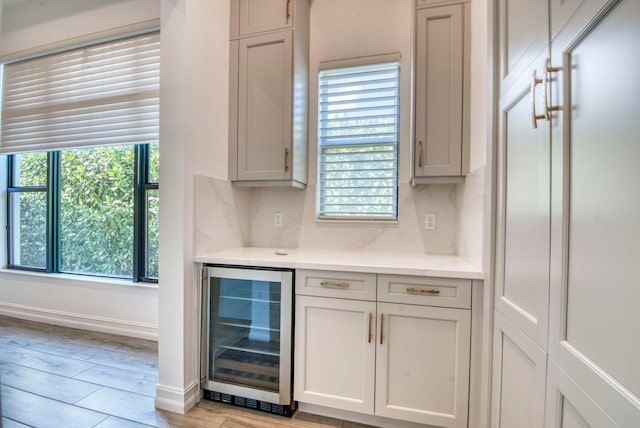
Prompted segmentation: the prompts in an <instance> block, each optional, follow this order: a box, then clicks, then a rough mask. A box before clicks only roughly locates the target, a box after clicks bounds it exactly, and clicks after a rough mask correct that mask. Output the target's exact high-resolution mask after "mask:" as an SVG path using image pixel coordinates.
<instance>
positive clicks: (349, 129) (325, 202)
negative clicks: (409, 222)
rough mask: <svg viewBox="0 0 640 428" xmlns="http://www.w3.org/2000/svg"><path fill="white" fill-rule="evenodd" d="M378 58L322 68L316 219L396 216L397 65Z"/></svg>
mask: <svg viewBox="0 0 640 428" xmlns="http://www.w3.org/2000/svg"><path fill="white" fill-rule="evenodd" d="M390 56H393V57H394V59H393V60H390V58H389V57H390ZM382 59H383V61H380V58H369V59H368V61H369V62H368V63H366V62H365V63H364V64H363V63H360V64H355V65H354V64H353V63H352V64H347V65H346V66H344V65H343V64H344V62H342V61H339V62H331V63H324V64H323V65H322V66H321V71H320V73H319V78H318V190H317V209H318V218H320V219H332V218H333V219H382V220H396V219H397V218H398V123H399V61H398V56H396V55H385V56H384V58H382ZM371 61H375V63H371Z"/></svg>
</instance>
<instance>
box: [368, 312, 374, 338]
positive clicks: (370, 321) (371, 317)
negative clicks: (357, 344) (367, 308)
mask: <svg viewBox="0 0 640 428" xmlns="http://www.w3.org/2000/svg"><path fill="white" fill-rule="evenodd" d="M372 322H373V313H371V312H369V343H371V323H372Z"/></svg>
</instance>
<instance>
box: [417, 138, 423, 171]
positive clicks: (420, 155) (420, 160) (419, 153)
mask: <svg viewBox="0 0 640 428" xmlns="http://www.w3.org/2000/svg"><path fill="white" fill-rule="evenodd" d="M418 168H422V140H418Z"/></svg>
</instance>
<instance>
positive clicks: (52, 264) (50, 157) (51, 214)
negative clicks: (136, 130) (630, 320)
mask: <svg viewBox="0 0 640 428" xmlns="http://www.w3.org/2000/svg"><path fill="white" fill-rule="evenodd" d="M156 144H157V143H156ZM124 145H128V144H124ZM132 146H133V147H134V154H135V156H134V162H135V165H134V181H133V183H132V186H133V191H134V203H133V246H134V248H133V261H132V262H133V264H132V277H131V278H130V279H131V280H132V281H133V282H134V283H141V282H143V283H158V278H157V277H150V276H148V275H147V272H148V266H147V260H148V258H147V256H148V248H147V247H148V245H147V230H148V225H147V219H146V215H145V214H146V208H147V207H146V198H147V194H148V191H149V190H158V189H159V182H150V181H149V170H150V159H149V155H150V148H149V146H150V144H132ZM64 150H75V149H74V148H70V149H64ZM61 151H62V150H56V151H50V152H47V183H46V185H45V186H15V180H16V177H15V166H14V165H15V159H16V154H10V155H7V164H8V165H7V183H8V187H7V200H6V204H7V224H6V231H7V234H6V239H7V242H6V245H7V268H9V269H16V270H25V271H32V272H44V273H62V274H69V275H78V276H93V277H103V278H116V279H123V277H120V276H111V275H101V274H89V273H80V272H66V271H61V269H60V268H61V266H60V238H61V236H60V230H59V226H60V197H61V188H60V177H61V165H60V160H61ZM26 153H29V152H26ZM20 192H46V194H47V215H46V223H47V224H46V226H45V227H46V234H47V236H46V268H44V269H42V268H35V267H29V266H22V265H18V264H14V263H13V255H14V253H15V251H14V247H15V245H16V242H14V239H13V237H14V236H13V231H12V227H13V224H12V210H13V203H12V200H11V197H10V195H11V193H20ZM126 279H128V278H126Z"/></svg>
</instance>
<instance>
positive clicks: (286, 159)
mask: <svg viewBox="0 0 640 428" xmlns="http://www.w3.org/2000/svg"><path fill="white" fill-rule="evenodd" d="M284 170H285V171H289V149H286V148H285V149H284Z"/></svg>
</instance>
